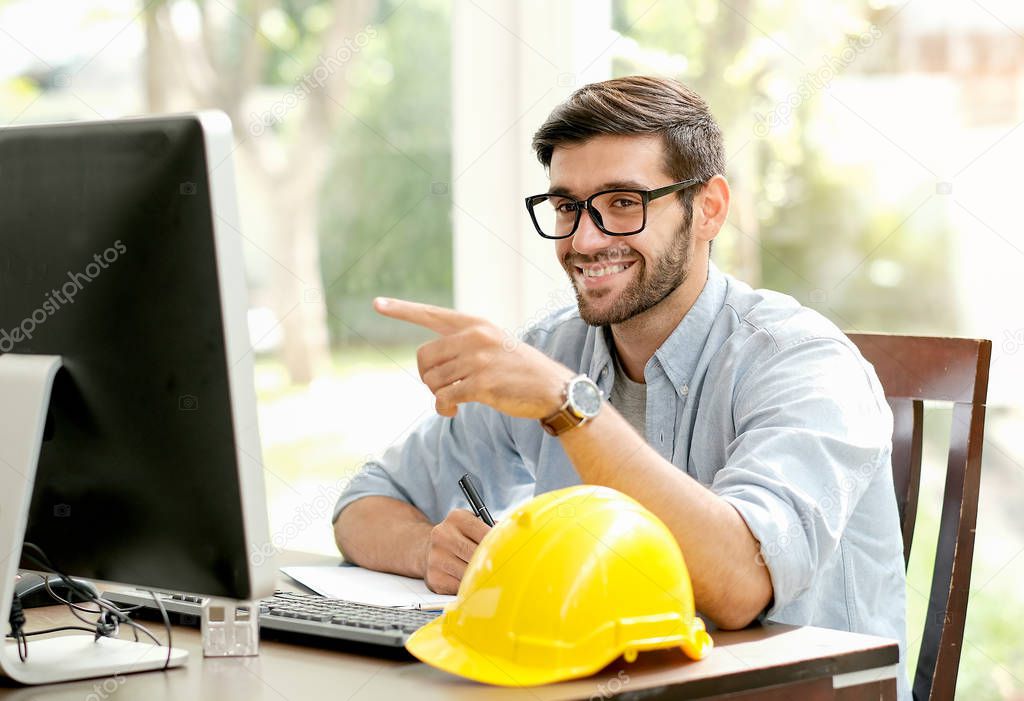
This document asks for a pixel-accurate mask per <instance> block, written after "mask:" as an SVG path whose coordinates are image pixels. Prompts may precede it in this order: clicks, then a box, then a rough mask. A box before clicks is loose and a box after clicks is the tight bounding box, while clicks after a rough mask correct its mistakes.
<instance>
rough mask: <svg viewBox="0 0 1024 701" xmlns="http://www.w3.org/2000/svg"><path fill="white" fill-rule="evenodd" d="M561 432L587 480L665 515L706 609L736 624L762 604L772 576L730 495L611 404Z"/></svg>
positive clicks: (718, 619)
mask: <svg viewBox="0 0 1024 701" xmlns="http://www.w3.org/2000/svg"><path fill="white" fill-rule="evenodd" d="M561 440H562V446H563V448H564V449H565V452H566V454H567V455H568V456H569V459H570V460H571V461H572V463H573V465H574V466H575V467H576V470H577V472H579V474H580V477H581V478H582V479H583V481H584V482H585V483H588V484H600V485H604V486H607V487H612V488H614V489H617V490H619V491H620V492H623V493H625V494H628V495H629V496H631V497H633V498H634V499H636V500H637V501H639V502H640V503H641V504H643V505H644V506H645V507H647V508H648V509H650V510H651V511H652V512H653V513H654V514H655V515H656V516H658V517H659V518H660V519H661V520H662V521H664V522H665V525H666V526H668V528H669V530H670V531H672V534H673V535H674V536H675V537H676V541H677V542H678V543H679V545H680V548H681V549H682V551H683V553H684V554H685V556H686V564H687V568H688V569H689V571H690V578H691V580H692V582H693V591H694V598H695V600H696V605H697V609H698V610H699V611H701V613H703V614H704V615H706V616H708V617H709V618H711V619H712V620H713V621H714V622H715V623H716V624H717V625H718V626H720V627H722V628H737V627H742V626H745V625H746V624H747V623H749V622H750V621H751V620H752V619H753V618H755V617H756V616H757V614H758V613H760V611H761V610H763V609H764V607H765V606H766V605H767V604H768V602H769V601H770V600H771V596H772V588H771V578H770V576H769V574H768V570H767V568H765V567H764V565H763V564H761V563H760V559H759V558H758V557H757V554H758V550H759V546H758V543H757V541H756V540H755V539H754V537H753V535H752V534H751V533H750V529H748V528H747V525H746V522H744V521H743V519H742V517H741V516H740V515H739V513H738V512H737V511H736V510H735V509H734V508H733V507H732V506H731V505H730V504H729V503H728V502H726V501H725V500H723V499H721V498H720V497H718V496H717V495H715V494H713V493H712V492H711V491H710V490H708V489H707V488H705V487H704V486H703V485H701V484H700V483H698V482H697V481H696V480H694V479H692V478H691V477H690V476H689V475H687V474H686V473H684V472H682V471H681V470H679V468H677V467H675V466H674V465H672V464H671V463H669V462H668V461H666V460H665V459H664V458H662V457H661V456H660V455H658V453H657V452H656V451H655V450H654V449H653V448H651V447H650V446H649V445H648V444H647V443H646V441H644V440H643V439H642V438H641V437H640V436H639V435H638V434H637V433H636V432H635V431H634V430H633V429H632V428H631V427H630V425H629V424H628V423H627V422H626V420H625V419H624V418H622V416H621V415H620V414H619V413H618V412H616V411H615V410H614V409H612V407H611V406H610V405H608V404H606V405H605V406H604V408H603V409H602V410H601V413H600V414H598V416H597V417H596V418H595V419H594V420H593V421H591V422H589V423H587V424H585V425H583V426H581V427H579V428H575V429H572V430H570V431H567V432H566V433H564V434H562V439H561Z"/></svg>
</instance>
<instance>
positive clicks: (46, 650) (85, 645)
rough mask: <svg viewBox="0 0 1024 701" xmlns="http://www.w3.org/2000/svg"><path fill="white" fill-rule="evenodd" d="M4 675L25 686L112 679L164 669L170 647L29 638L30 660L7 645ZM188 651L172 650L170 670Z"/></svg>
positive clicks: (74, 637)
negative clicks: (21, 656)
mask: <svg viewBox="0 0 1024 701" xmlns="http://www.w3.org/2000/svg"><path fill="white" fill-rule="evenodd" d="M4 657H6V660H5V662H4V667H5V670H4V671H5V672H6V673H7V675H8V676H9V677H11V678H12V679H14V680H15V681H18V682H21V683H22V684H49V683H51V682H66V681H70V680H72V679H91V678H93V677H109V676H113V675H117V674H129V673H131V672H147V671H150V670H154V669H162V668H163V666H164V664H166V662H167V648H166V647H162V646H160V645H156V644H154V643H151V642H134V641H131V640H120V639H117V638H100V639H99V640H97V641H96V642H93V638H92V636H91V635H86V634H83V635H64V636H61V637H59V638H42V639H38V638H37V639H33V638H29V639H28V659H26V660H25V661H24V662H22V661H21V660H19V659H18V650H17V648H16V647H15V644H14V643H6V644H5V645H4ZM186 659H188V651H187V650H182V649H180V648H171V664H170V666H171V667H180V666H181V665H183V664H185V660H186Z"/></svg>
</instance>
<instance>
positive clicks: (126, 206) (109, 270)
mask: <svg viewBox="0 0 1024 701" xmlns="http://www.w3.org/2000/svg"><path fill="white" fill-rule="evenodd" d="M212 222H213V215H212V214H211V203H210V195H209V192H208V175H207V163H206V156H205V152H204V132H203V129H202V128H201V125H200V122H199V121H198V120H197V119H196V118H189V117H176V118H162V119H146V120H129V121H119V122H107V123H83V124H77V125H76V124H70V125H56V126H39V127H18V128H13V129H0V353H8V352H14V353H27V354H49V355H60V356H62V357H63V366H64V369H63V370H62V371H61V372H60V374H59V375H58V377H57V379H56V381H55V385H54V390H53V398H52V401H51V408H50V412H49V415H48V417H47V424H46V436H45V440H44V443H43V446H42V451H41V456H40V460H39V467H38V475H37V477H36V482H35V488H34V491H33V495H32V505H31V513H30V518H29V523H28V530H27V533H26V537H25V540H26V541H28V542H32V543H35V544H36V545H38V546H39V547H41V548H42V549H43V550H44V551H45V553H46V554H47V556H48V557H49V558H50V560H51V561H52V562H53V563H54V565H56V566H57V567H59V568H60V569H62V570H64V571H65V572H67V573H69V574H73V575H78V576H83V577H88V578H94V579H103V580H111V581H117V582H126V583H131V584H136V585H140V586H150V587H155V588H163V589H174V590H183V591H192V592H197V593H203V594H209V595H214V596H226V597H231V598H245V595H246V593H247V592H248V591H249V581H248V570H247V568H246V564H245V556H246V553H245V537H244V529H243V527H242V513H241V511H242V508H241V498H240V494H239V491H240V487H239V482H238V461H237V460H236V450H235V440H236V437H235V435H234V431H233V428H232V416H231V411H232V405H231V400H230V394H229V386H228V385H229V380H228V372H229V368H228V360H227V359H226V354H225V340H224V334H225V332H224V324H223V319H222V311H221V304H220V298H219V292H218V268H217V260H216V252H215V244H214V236H213V223H212ZM23 566H26V567H32V565H30V564H29V563H28V562H27V561H24V562H23Z"/></svg>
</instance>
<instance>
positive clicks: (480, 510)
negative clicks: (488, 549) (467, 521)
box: [459, 472, 494, 527]
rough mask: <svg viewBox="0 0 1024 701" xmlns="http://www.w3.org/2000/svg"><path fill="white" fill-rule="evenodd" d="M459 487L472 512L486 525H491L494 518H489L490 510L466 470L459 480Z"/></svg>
mask: <svg viewBox="0 0 1024 701" xmlns="http://www.w3.org/2000/svg"><path fill="white" fill-rule="evenodd" d="M459 487H460V488H461V489H462V493H463V494H465V495H466V500H467V501H468V502H469V505H470V507H472V509H473V513H474V514H476V516H477V517H478V518H479V519H480V520H481V521H483V522H484V523H486V524H487V525H488V526H492V527H493V526H494V519H493V518H491V512H490V511H488V510H487V504H485V503H484V500H483V499H481V498H480V493H479V492H477V491H476V487H474V486H473V478H472V477H471V476H470V474H469V473H468V472H467V473H466V474H464V475H463V476H462V478H461V479H460V480H459Z"/></svg>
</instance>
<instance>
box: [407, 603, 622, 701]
mask: <svg viewBox="0 0 1024 701" xmlns="http://www.w3.org/2000/svg"><path fill="white" fill-rule="evenodd" d="M442 618H443V616H442V617H439V618H437V619H435V620H433V621H431V622H430V623H428V624H427V625H425V626H423V627H422V628H420V629H419V630H417V631H416V632H415V633H413V634H412V635H411V636H410V637H409V640H408V641H407V642H406V643H405V649H406V650H408V651H409V652H410V653H412V654H413V655H414V656H415V657H416V658H417V659H419V660H420V661H421V662H426V663H427V664H429V665H431V666H432V667H436V668H438V669H440V670H443V671H445V672H450V673H452V674H457V675H459V676H460V677H465V678H467V679H472V680H473V681H478V682H483V683H484V684H494V685H496V686H517V687H523V686H538V685H540V684H551V683H553V682H559V681H565V680H567V679H576V678H578V677H587V676H590V675H591V674H595V673H596V672H599V671H600V670H602V669H604V668H605V667H606V666H608V664H609V663H611V662H612V661H613V660H615V659H616V658H617V657H618V656H619V655H618V654H616V655H614V656H613V657H611V658H610V659H607V660H603V661H599V662H597V663H595V664H589V665H578V666H575V667H570V668H561V669H551V668H550V667H548V668H540V667H530V666H526V665H522V664H519V663H517V662H513V661H511V660H508V659H505V658H499V657H494V656H491V655H486V654H484V653H481V652H479V651H478V650H475V649H473V648H472V647H470V646H468V645H466V644H465V643H463V642H462V641H461V640H459V639H457V638H454V637H451V636H446V635H445V634H444V629H443V625H442V621H441V619H442Z"/></svg>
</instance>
